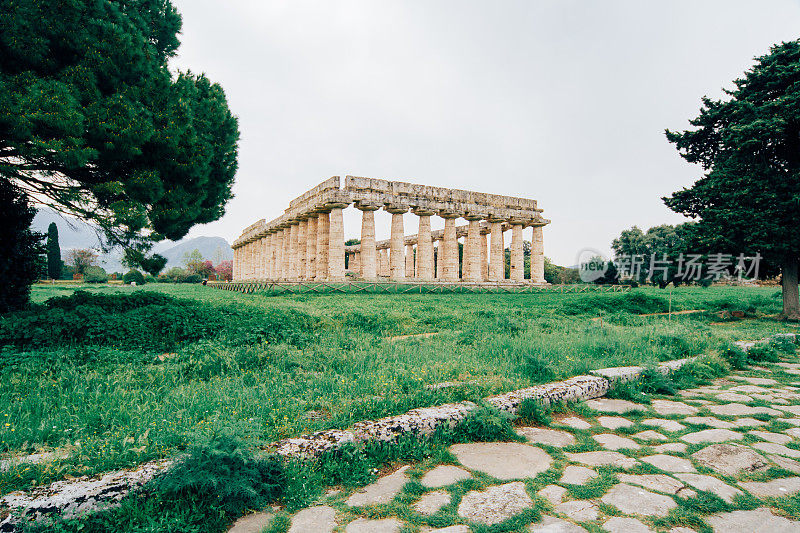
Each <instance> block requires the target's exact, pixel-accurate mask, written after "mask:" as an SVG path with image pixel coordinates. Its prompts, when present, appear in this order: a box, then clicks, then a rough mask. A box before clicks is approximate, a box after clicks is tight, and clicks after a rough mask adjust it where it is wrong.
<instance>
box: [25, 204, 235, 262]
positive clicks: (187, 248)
mask: <svg viewBox="0 0 800 533" xmlns="http://www.w3.org/2000/svg"><path fill="white" fill-rule="evenodd" d="M51 222H55V223H56V226H57V227H58V242H59V244H60V245H61V257H62V259H63V258H65V257H66V255H67V251H69V250H70V249H72V248H93V249H98V248H99V247H100V238H99V237H98V236H97V232H96V231H95V227H94V226H92V225H91V224H88V223H86V222H84V221H83V220H79V219H77V218H72V217H66V216H62V215H60V214H59V213H58V212H56V211H53V210H52V209H49V208H46V207H45V208H42V209H40V210H39V211H38V212H37V213H36V216H35V217H34V218H33V224H32V227H33V229H34V231H38V232H41V233H47V228H48V226H49V225H50V223H51ZM195 248H196V249H198V250H200V253H201V254H203V258H204V259H208V260H210V261H211V262H212V263H214V264H215V265H216V264H218V263H219V262H220V261H225V260H228V259H233V250H232V249H231V246H230V244H228V241H226V240H225V239H223V238H222V237H194V238H192V239H182V240H180V241H177V242H176V241H163V242H160V243H158V244H156V245H155V246H154V247H153V252H154V253H158V254H161V255H163V256H164V257H166V258H167V268H170V267H174V266H180V267H182V266H183V256H184V254H186V253H188V252H191V251H192V250H194V249H195ZM121 260H122V251H121V250H119V249H114V250H111V251H110V252H109V253H105V254H100V257H99V262H100V266H102V267H103V268H104V269H106V271H108V272H124V271H125V270H126V269H125V267H124V266H122V262H121Z"/></svg>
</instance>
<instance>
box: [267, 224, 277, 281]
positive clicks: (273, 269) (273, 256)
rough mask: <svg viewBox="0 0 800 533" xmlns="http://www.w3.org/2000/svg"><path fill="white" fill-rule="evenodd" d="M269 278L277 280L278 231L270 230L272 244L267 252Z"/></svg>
mask: <svg viewBox="0 0 800 533" xmlns="http://www.w3.org/2000/svg"><path fill="white" fill-rule="evenodd" d="M269 260H270V267H269V277H270V279H278V230H276V229H273V230H272V244H271V246H270V251H269Z"/></svg>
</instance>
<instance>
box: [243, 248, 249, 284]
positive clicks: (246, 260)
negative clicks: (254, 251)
mask: <svg viewBox="0 0 800 533" xmlns="http://www.w3.org/2000/svg"><path fill="white" fill-rule="evenodd" d="M243 250H244V251H243V252H242V253H243V255H244V279H250V243H249V242H248V243H246V244H245V245H244V247H243Z"/></svg>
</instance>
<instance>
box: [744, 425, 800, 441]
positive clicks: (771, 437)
mask: <svg viewBox="0 0 800 533" xmlns="http://www.w3.org/2000/svg"><path fill="white" fill-rule="evenodd" d="M796 429H800V428H796ZM747 434H748V435H755V436H756V437H758V438H759V439H764V440H765V441H767V442H774V443H775V444H787V443H789V442H792V437H791V436H789V435H784V434H783V433H773V432H772V431H760V430H757V429H754V430H752V431H748V432H747Z"/></svg>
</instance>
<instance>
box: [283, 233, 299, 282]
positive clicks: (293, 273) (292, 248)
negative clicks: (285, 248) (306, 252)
mask: <svg viewBox="0 0 800 533" xmlns="http://www.w3.org/2000/svg"><path fill="white" fill-rule="evenodd" d="M289 224H290V226H289V261H288V263H289V275H288V276H286V278H287V279H288V280H289V281H295V280H296V279H297V235H298V233H299V232H300V229H299V226H300V221H299V220H297V219H295V220H292V221H291V222H290V223H289Z"/></svg>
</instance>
